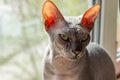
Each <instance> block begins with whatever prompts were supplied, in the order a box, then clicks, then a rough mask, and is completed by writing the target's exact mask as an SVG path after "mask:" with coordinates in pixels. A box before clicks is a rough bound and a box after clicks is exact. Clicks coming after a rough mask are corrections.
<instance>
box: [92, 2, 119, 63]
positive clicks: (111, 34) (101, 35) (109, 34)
mask: <svg viewBox="0 0 120 80" xmlns="http://www.w3.org/2000/svg"><path fill="white" fill-rule="evenodd" d="M95 1H96V2H95ZM93 2H95V3H100V4H101V7H102V8H101V14H100V16H99V18H98V20H97V21H96V24H95V29H94V31H93V33H92V34H93V41H94V42H97V43H99V44H101V45H102V46H103V47H104V48H105V49H107V51H108V52H109V53H110V56H111V57H112V59H113V61H115V59H116V53H117V52H116V50H117V42H116V39H117V36H116V32H117V10H118V1H117V0H115V1H113V0H111V1H109V2H108V1H106V0H93Z"/></svg>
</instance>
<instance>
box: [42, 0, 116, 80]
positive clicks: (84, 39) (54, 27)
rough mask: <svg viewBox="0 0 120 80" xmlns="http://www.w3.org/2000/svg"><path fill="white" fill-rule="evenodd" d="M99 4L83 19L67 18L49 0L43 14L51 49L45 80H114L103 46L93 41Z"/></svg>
mask: <svg viewBox="0 0 120 80" xmlns="http://www.w3.org/2000/svg"><path fill="white" fill-rule="evenodd" d="M99 12H100V4H96V5H94V6H93V7H91V8H90V9H88V10H87V11H86V12H85V13H84V14H83V15H82V16H76V17H72V16H71V17H70V16H68V17H64V16H62V14H61V12H60V11H59V10H58V8H57V6H56V5H55V4H54V3H53V2H52V1H50V0H47V1H46V2H45V3H44V4H43V8H42V15H43V21H44V25H45V30H46V32H47V33H48V35H49V37H50V42H51V43H50V46H49V48H48V52H47V54H46V57H45V62H44V72H43V75H44V80H115V79H116V77H115V69H114V64H113V62H112V60H111V58H110V57H109V55H108V53H107V52H106V51H105V49H104V48H102V47H101V46H100V45H98V44H96V43H92V42H90V32H91V30H92V29H93V27H94V22H95V20H96V18H97V16H98V14H99Z"/></svg>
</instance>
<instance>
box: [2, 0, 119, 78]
mask: <svg viewBox="0 0 120 80" xmlns="http://www.w3.org/2000/svg"><path fill="white" fill-rule="evenodd" d="M52 1H53V2H54V3H55V4H56V5H57V6H58V8H59V9H60V11H61V12H62V14H63V15H72V16H77V15H80V14H82V13H84V12H85V11H86V10H87V9H88V5H89V4H90V3H94V2H91V0H52ZM43 2H44V0H0V80H42V74H41V73H42V70H43V69H42V66H43V57H44V55H45V50H46V47H47V44H48V36H47V34H46V32H45V30H44V24H43V21H42V15H41V8H42V5H43ZM117 28H118V29H117V41H118V47H120V15H118V27H117Z"/></svg>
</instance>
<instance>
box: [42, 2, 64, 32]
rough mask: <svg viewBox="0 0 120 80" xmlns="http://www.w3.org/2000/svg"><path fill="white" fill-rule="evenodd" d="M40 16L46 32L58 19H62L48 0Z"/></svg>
mask: <svg viewBox="0 0 120 80" xmlns="http://www.w3.org/2000/svg"><path fill="white" fill-rule="evenodd" d="M42 14H43V18H44V22H45V28H46V30H47V31H48V30H49V29H50V27H52V25H53V24H55V23H56V21H57V20H58V19H59V20H63V19H64V18H63V16H62V14H61V13H60V11H59V10H58V8H57V7H56V6H55V4H54V3H53V2H51V1H49V0H47V1H46V2H45V3H44V5H43V10H42Z"/></svg>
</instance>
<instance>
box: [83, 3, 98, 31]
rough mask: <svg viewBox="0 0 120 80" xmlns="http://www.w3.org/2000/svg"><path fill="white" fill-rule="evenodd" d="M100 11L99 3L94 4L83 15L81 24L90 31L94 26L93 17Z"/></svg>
mask: <svg viewBox="0 0 120 80" xmlns="http://www.w3.org/2000/svg"><path fill="white" fill-rule="evenodd" d="M99 11H100V5H99V4H96V5H94V6H93V7H92V8H90V9H88V10H87V11H86V12H85V14H84V15H83V18H82V21H81V25H82V26H83V27H85V28H86V29H88V30H89V31H91V29H92V28H93V26H94V23H95V19H96V17H97V16H98V14H99Z"/></svg>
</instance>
